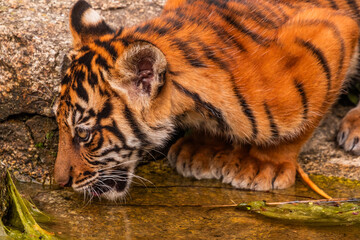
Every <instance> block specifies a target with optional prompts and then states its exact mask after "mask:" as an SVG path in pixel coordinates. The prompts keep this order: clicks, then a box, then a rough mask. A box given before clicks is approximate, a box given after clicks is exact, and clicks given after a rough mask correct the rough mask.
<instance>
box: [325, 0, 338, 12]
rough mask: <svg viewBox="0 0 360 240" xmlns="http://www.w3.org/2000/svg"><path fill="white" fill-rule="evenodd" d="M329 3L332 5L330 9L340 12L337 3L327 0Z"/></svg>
mask: <svg viewBox="0 0 360 240" xmlns="http://www.w3.org/2000/svg"><path fill="white" fill-rule="evenodd" d="M327 1H328V3H329V4H330V7H331V8H332V9H335V10H338V9H339V7H338V5H337V4H336V2H335V1H334V0H327Z"/></svg>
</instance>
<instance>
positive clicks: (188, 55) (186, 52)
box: [171, 38, 207, 68]
mask: <svg viewBox="0 0 360 240" xmlns="http://www.w3.org/2000/svg"><path fill="white" fill-rule="evenodd" d="M171 41H172V44H173V45H175V47H177V48H178V49H179V50H180V51H182V53H183V54H182V55H183V56H184V58H185V59H186V60H187V61H188V62H189V64H190V65H191V66H193V67H196V68H204V67H207V66H206V64H205V63H203V61H201V60H200V59H199V57H198V56H197V55H196V51H195V49H193V48H191V47H190V46H189V44H187V43H186V42H185V41H184V40H182V39H179V38H175V39H172V40H171Z"/></svg>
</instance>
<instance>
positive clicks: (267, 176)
mask: <svg viewBox="0 0 360 240" xmlns="http://www.w3.org/2000/svg"><path fill="white" fill-rule="evenodd" d="M199 139H201V138H199ZM272 157H274V158H272ZM288 157H289V156H288V155H279V154H278V153H277V152H276V153H275V154H272V153H271V152H270V153H269V154H268V155H267V152H265V153H262V154H259V153H258V152H256V151H255V150H254V148H252V149H250V147H249V146H235V147H233V146H231V145H226V144H223V143H219V142H216V141H214V140H206V141H204V140H203V141H199V140H197V141H196V139H195V138H192V137H184V138H181V139H179V140H178V141H177V142H176V143H175V144H174V145H173V146H172V147H171V149H170V151H169V154H168V158H169V160H170V164H171V166H172V167H174V168H175V169H176V170H177V172H178V173H180V174H181V175H183V176H185V177H195V178H196V179H209V178H216V179H221V178H222V181H223V183H229V184H231V185H232V186H234V187H236V188H241V189H251V190H257V191H266V190H270V189H284V188H287V187H290V186H291V185H293V184H294V182H295V174H296V161H295V160H294V161H288V159H289V158H288ZM272 159H276V162H275V161H272ZM281 159H284V161H281ZM290 159H296V158H292V157H290Z"/></svg>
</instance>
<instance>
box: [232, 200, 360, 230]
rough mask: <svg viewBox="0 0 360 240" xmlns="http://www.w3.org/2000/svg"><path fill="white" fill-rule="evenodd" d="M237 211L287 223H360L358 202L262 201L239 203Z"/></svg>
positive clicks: (359, 205)
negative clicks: (272, 203) (253, 213)
mask: <svg viewBox="0 0 360 240" xmlns="http://www.w3.org/2000/svg"><path fill="white" fill-rule="evenodd" d="M238 208H239V209H242V210H247V211H251V212H255V213H258V214H261V215H263V216H266V217H270V218H276V219H280V220H286V221H287V222H289V221H292V222H302V223H312V224H313V223H316V224H319V225H351V224H356V223H360V202H355V201H351V200H350V201H349V202H334V201H329V202H326V203H319V202H316V201H314V202H311V201H310V202H306V203H305V202H304V203H301V202H299V203H288V204H279V205H269V204H266V202H264V201H253V202H248V203H241V204H239V205H238Z"/></svg>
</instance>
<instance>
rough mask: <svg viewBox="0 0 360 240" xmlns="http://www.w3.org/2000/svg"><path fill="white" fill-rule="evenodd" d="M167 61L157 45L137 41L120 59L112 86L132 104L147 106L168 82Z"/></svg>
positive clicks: (113, 76)
mask: <svg viewBox="0 0 360 240" xmlns="http://www.w3.org/2000/svg"><path fill="white" fill-rule="evenodd" d="M166 66H167V62H166V58H165V56H164V54H163V53H162V52H161V51H160V49H158V48H157V47H155V46H154V45H152V44H150V43H147V42H135V43H133V44H131V45H129V46H128V47H127V48H126V49H125V50H124V52H123V54H122V55H121V57H119V58H118V60H117V61H116V64H115V68H114V69H113V70H112V72H111V75H112V77H111V80H110V82H109V83H110V85H111V87H112V88H113V89H114V90H115V91H120V92H122V93H125V94H126V95H127V96H128V97H129V99H130V101H132V102H141V103H142V104H145V105H146V104H148V103H149V101H150V100H151V99H153V98H155V97H156V96H157V95H158V94H159V93H160V91H161V89H162V86H163V85H164V83H165V72H166Z"/></svg>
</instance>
